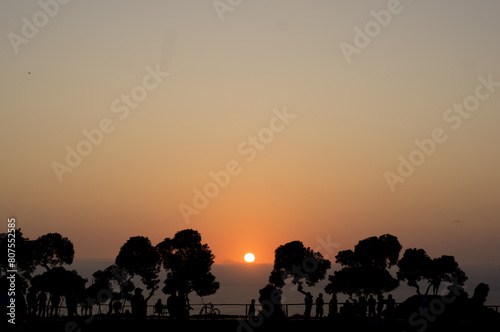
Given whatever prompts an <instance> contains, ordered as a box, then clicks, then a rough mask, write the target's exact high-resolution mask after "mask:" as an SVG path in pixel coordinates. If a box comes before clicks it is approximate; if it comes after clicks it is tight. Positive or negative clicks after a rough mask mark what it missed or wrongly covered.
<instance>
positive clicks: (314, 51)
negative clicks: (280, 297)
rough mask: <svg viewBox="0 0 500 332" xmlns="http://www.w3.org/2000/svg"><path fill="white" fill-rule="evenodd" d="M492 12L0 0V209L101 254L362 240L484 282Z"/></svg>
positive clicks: (269, 258)
mask: <svg viewBox="0 0 500 332" xmlns="http://www.w3.org/2000/svg"><path fill="white" fill-rule="evenodd" d="M499 12H500V3H499V2H498V1H494V0H490V1H487V0H480V1H474V2H472V1H464V0H454V1H451V0H447V1H439V2H436V1H424V0H421V1H409V0H401V1H400V2H398V1H396V0H392V1H356V2H354V1H333V0H329V1H326V0H325V1H298V0H288V1H284V0H282V1H249V0H242V1H236V0H234V1H228V0H220V1H213V0H206V1H168V0H161V1H159V0H158V1H154V0H149V1H140V2H139V1H131V0H120V1H118V0H110V1H106V2H104V3H103V2H102V1H96V0H89V1H77V0H73V1H66V2H65V1H63V0H59V2H56V0H47V1H45V2H44V1H40V2H38V1H22V2H20V1H14V0H5V1H2V2H1V3H0V36H1V39H0V57H1V59H2V61H1V62H0V71H1V74H2V75H1V77H2V78H1V79H0V96H1V99H0V101H1V105H2V107H1V112H0V116H1V118H0V148H1V151H2V172H1V174H0V185H1V188H2V190H1V191H0V195H1V196H0V215H1V216H2V218H5V219H7V218H9V217H11V216H14V217H15V218H16V225H17V227H20V228H21V229H22V232H23V233H24V234H25V236H27V237H29V238H33V239H34V238H37V237H38V236H41V235H43V234H46V233H49V232H58V233H61V234H62V235H63V236H66V237H68V238H69V239H70V240H71V241H72V242H73V244H74V245H75V251H76V253H75V257H76V258H78V259H88V258H93V259H105V258H106V259H107V258H114V257H116V255H117V254H118V251H119V249H120V247H121V246H122V245H123V244H124V243H125V241H126V240H127V239H128V238H130V237H131V236H138V235H141V236H147V237H148V238H149V239H151V242H152V243H153V244H154V245H155V244H157V243H159V242H161V241H162V240H163V239H164V238H166V237H173V236H174V235H175V233H176V232H178V231H180V230H183V229H186V228H192V229H196V230H198V231H199V232H200V233H201V235H202V240H203V242H205V243H207V244H208V245H209V246H210V248H211V249H212V251H213V253H214V254H215V262H216V264H230V263H236V262H238V263H239V262H242V261H243V255H244V254H245V253H247V252H253V253H254V254H255V256H256V263H262V264H270V263H272V262H273V258H274V250H275V249H276V248H277V247H278V246H279V245H283V244H285V243H287V242H290V241H294V240H300V241H302V242H303V243H304V244H305V245H306V246H309V247H311V248H312V249H314V250H317V251H320V252H321V253H323V255H324V256H326V257H328V258H329V259H331V260H332V261H333V260H334V256H335V255H336V254H337V252H338V251H339V250H345V249H352V248H353V247H354V245H355V244H356V243H357V242H358V241H359V240H362V239H364V238H367V237H370V236H380V235H383V234H387V233H389V234H392V235H394V236H397V237H398V239H399V241H400V243H401V245H402V246H403V250H405V249H407V248H423V249H425V250H426V251H427V253H428V254H429V255H430V256H431V257H438V256H441V255H453V256H455V258H456V259H457V261H458V262H459V263H460V264H469V265H471V264H474V265H485V266H490V267H491V269H493V270H494V271H498V268H500V257H499V256H498V255H495V253H497V252H499V250H500V242H499V241H498V236H499V234H500V223H499V220H500V207H499V204H498V202H499V198H500V177H499V176H498V169H499V166H500V153H499V150H498V142H499V141H500V131H499V130H498V125H499V123H500V112H499V110H500V83H498V82H500V43H499V42H498V31H500V21H499V20H498V13H499Z"/></svg>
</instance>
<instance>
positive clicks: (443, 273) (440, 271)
mask: <svg viewBox="0 0 500 332" xmlns="http://www.w3.org/2000/svg"><path fill="white" fill-rule="evenodd" d="M427 279H428V280H429V286H428V287H427V290H426V292H425V294H427V293H428V292H429V289H430V288H431V287H432V288H433V294H434V295H437V294H438V291H439V286H440V285H441V283H442V282H448V283H453V284H454V285H457V286H463V285H464V283H465V281H467V279H468V277H467V276H466V275H465V272H464V271H462V269H460V267H459V266H458V263H457V262H456V261H455V257H453V256H445V255H443V256H441V257H438V258H434V259H433V260H432V264H431V268H430V271H429V273H428V276H427Z"/></svg>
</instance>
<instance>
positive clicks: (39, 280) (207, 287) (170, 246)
mask: <svg viewBox="0 0 500 332" xmlns="http://www.w3.org/2000/svg"><path fill="white" fill-rule="evenodd" d="M3 235H6V234H3ZM15 238H16V242H15V246H16V247H15V250H16V268H17V271H18V273H17V278H16V279H17V280H16V288H17V293H18V294H19V293H21V294H25V293H26V291H27V289H28V287H29V286H28V285H29V284H30V285H31V287H32V291H34V292H35V293H36V292H48V293H50V294H58V295H60V296H64V297H65V298H66V302H69V301H70V300H71V302H72V303H76V302H80V303H85V304H87V305H91V304H98V305H100V304H102V303H105V302H108V304H109V310H108V313H111V312H112V308H113V307H112V305H113V303H114V302H115V301H117V300H118V301H120V300H121V301H123V302H126V301H130V300H131V298H132V293H133V291H134V289H135V286H134V283H133V279H134V277H138V278H139V279H140V281H141V282H142V283H143V284H144V286H145V287H146V289H148V290H149V292H150V295H152V294H153V293H154V292H155V291H156V290H157V289H158V288H159V287H160V286H159V284H160V277H159V273H160V272H161V270H162V268H163V269H164V270H165V271H166V279H165V280H164V286H163V288H162V291H163V292H164V293H165V294H174V293H176V294H178V296H179V297H180V298H183V299H186V300H187V298H188V295H189V294H190V293H191V292H193V291H194V292H195V293H196V294H197V295H199V296H207V295H211V294H214V293H215V292H216V291H217V289H218V288H219V283H218V282H217V281H215V277H214V276H213V275H212V273H211V272H210V271H211V266H212V264H213V263H214V257H215V256H214V255H213V254H212V252H211V250H210V248H209V247H208V245H207V244H203V243H201V235H200V234H199V233H198V232H197V231H195V230H191V229H186V230H182V231H179V232H177V233H176V234H175V236H174V237H173V238H166V239H164V240H163V241H162V242H160V243H158V244H157V245H155V246H153V245H152V244H151V241H150V240H149V239H148V238H147V237H142V236H135V237H131V238H130V239H129V240H128V241H127V242H126V243H125V244H124V245H123V246H122V247H121V249H120V251H119V253H118V256H117V257H116V259H115V264H113V265H111V266H108V267H107V268H105V269H103V270H98V271H96V272H95V273H94V274H93V281H92V284H91V285H90V286H88V287H85V285H86V283H87V282H88V280H87V279H84V278H82V277H81V276H80V275H78V273H77V272H76V271H69V270H66V269H65V268H64V267H63V265H66V264H67V265H70V264H71V263H72V262H73V258H74V247H73V244H72V243H71V241H70V240H69V239H68V238H65V237H62V236H61V235H60V234H58V233H49V234H46V235H43V236H41V237H39V238H38V239H36V240H30V239H28V238H26V237H24V236H23V234H22V232H21V230H20V229H18V230H16V231H15ZM7 247H8V238H7V236H0V250H2V251H3V252H7ZM1 248H3V249H1ZM39 267H41V268H43V269H44V270H45V271H44V272H43V273H41V274H38V275H36V276H32V275H33V273H34V272H35V270H36V269H37V268H39ZM8 270H10V268H9V261H8V258H7V256H2V260H0V280H1V284H2V285H4V284H7V283H8V281H7V278H6V277H7V271H8ZM7 288H8V287H2V289H4V290H5V289H7ZM89 299H90V301H89Z"/></svg>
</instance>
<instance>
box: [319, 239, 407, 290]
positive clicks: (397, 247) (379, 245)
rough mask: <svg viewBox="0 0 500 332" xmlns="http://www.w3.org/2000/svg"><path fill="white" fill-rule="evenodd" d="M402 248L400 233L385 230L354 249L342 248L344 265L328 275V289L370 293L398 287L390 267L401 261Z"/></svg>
mask: <svg viewBox="0 0 500 332" xmlns="http://www.w3.org/2000/svg"><path fill="white" fill-rule="evenodd" d="M401 248H402V247H401V244H400V243H399V241H398V239H397V237H395V236H393V235H390V234H385V235H382V236H379V237H376V236H373V237H369V238H366V239H364V240H361V241H359V242H358V244H357V245H356V246H355V247H354V251H353V250H344V251H340V252H339V253H338V254H337V256H335V258H336V262H337V263H339V264H340V265H341V266H342V269H341V270H339V271H335V272H334V274H333V275H331V276H329V277H328V280H329V281H330V283H329V284H328V285H327V286H326V287H325V291H326V292H327V293H329V294H331V293H344V294H347V295H349V296H352V295H354V294H355V295H357V296H361V295H365V296H368V295H369V294H376V295H378V294H381V293H385V292H390V291H392V290H394V289H396V288H397V287H398V286H399V281H398V280H397V279H396V278H394V277H393V276H392V275H391V274H390V272H389V271H388V269H389V268H390V267H392V266H394V265H396V264H397V262H398V258H399V253H400V251H401Z"/></svg>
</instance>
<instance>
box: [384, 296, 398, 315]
mask: <svg viewBox="0 0 500 332" xmlns="http://www.w3.org/2000/svg"><path fill="white" fill-rule="evenodd" d="M386 307H387V309H386V312H387V315H390V314H391V313H392V312H393V311H394V308H396V301H395V300H394V299H393V298H392V295H391V294H389V296H388V297H387V301H386Z"/></svg>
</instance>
